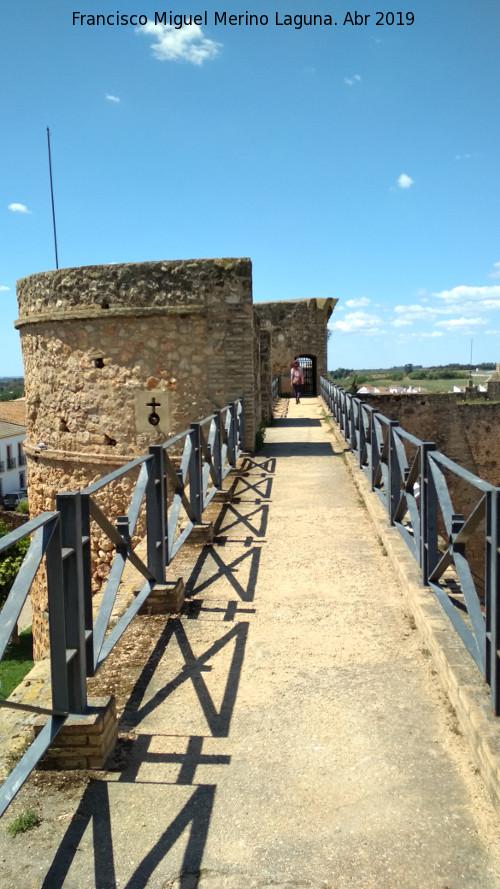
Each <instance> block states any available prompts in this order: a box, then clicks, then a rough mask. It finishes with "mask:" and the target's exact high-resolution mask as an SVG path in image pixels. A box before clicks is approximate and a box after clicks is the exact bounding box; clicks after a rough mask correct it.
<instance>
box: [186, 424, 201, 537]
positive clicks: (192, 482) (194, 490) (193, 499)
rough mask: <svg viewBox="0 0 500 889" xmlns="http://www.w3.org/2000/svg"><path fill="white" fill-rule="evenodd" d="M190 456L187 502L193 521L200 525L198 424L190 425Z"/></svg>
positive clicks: (199, 436) (199, 441) (199, 447)
mask: <svg viewBox="0 0 500 889" xmlns="http://www.w3.org/2000/svg"><path fill="white" fill-rule="evenodd" d="M190 435H191V455H190V458H189V502H190V504H191V509H192V510H193V513H194V516H195V521H196V523H197V524H200V523H201V520H202V515H203V503H202V492H203V475H202V473H203V469H202V460H201V430H200V424H199V423H191V432H190Z"/></svg>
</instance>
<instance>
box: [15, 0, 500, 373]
mask: <svg viewBox="0 0 500 889" xmlns="http://www.w3.org/2000/svg"><path fill="white" fill-rule="evenodd" d="M204 2H205V5H203V0H200V3H199V4H198V5H194V4H190V3H186V2H182V3H179V4H174V5H173V7H172V8H170V7H168V6H167V7H166V8H165V9H164V8H162V7H161V6H160V7H159V8H158V9H155V8H154V7H153V6H150V5H149V4H148V3H147V2H146V0H144V2H143V0H137V2H135V3H129V2H127V3H124V4H119V3H118V2H114V3H109V2H106V0H95V3H94V4H93V5H92V7H85V5H83V4H82V7H81V8H79V6H78V3H77V0H45V2H40V0H2V3H1V7H0V23H1V26H0V66H1V78H2V89H1V91H0V122H1V134H2V136H1V139H0V158H1V170H2V175H1V176H0V306H1V311H2V323H1V325H0V376H16V375H22V373H23V367H22V359H21V350H20V344H19V335H18V333H17V331H16V330H15V329H14V326H13V324H14V320H15V318H16V317H17V302H16V289H15V288H16V280H17V279H19V278H22V277H24V276H26V275H29V274H32V273H35V272H41V271H46V270H49V269H53V268H55V254H54V240H53V228H52V211H51V200H50V182H49V169H48V152H47V127H49V128H50V139H51V154H52V172H53V185H54V203H55V213H56V226H57V241H58V258H59V266H60V267H61V268H62V267H70V266H83V265H94V264H106V263H115V262H120V263H121V262H143V261H148V260H165V259H189V258H201V257H228V256H248V257H250V259H251V260H252V267H253V298H254V302H260V301H268V300H281V299H302V298H310V297H320V298H323V297H334V298H336V299H338V303H337V305H336V307H335V310H334V313H333V315H332V318H331V319H330V323H329V327H330V329H331V331H332V334H331V336H330V339H329V346H328V350H329V355H328V367H329V368H330V369H334V368H336V367H349V368H370V367H391V366H396V365H401V364H405V363H413V364H422V365H424V366H428V365H432V364H445V363H448V362H460V363H463V364H467V363H468V362H469V359H470V355H471V349H472V361H473V364H477V363H480V362H486V361H492V362H496V361H500V343H499V339H500V226H499V214H500V188H499V186H500V150H499V148H500V144H499V143H500V114H499V101H500V76H499V75H500V53H499V52H498V45H499V37H500V3H498V0H432V2H431V0H411V2H409V3H408V4H407V5H402V4H398V5H397V8H396V5H392V6H391V5H390V4H389V3H388V2H386V3H385V4H384V3H378V4H372V3H371V2H369V3H365V4H360V5H361V6H362V10H358V23H356V20H355V7H350V6H349V5H348V4H347V3H345V4H342V3H339V2H338V0H328V2H326V4H325V5H322V4H321V3H319V2H318V3H317V4H315V3H313V2H312V0H309V2H308V3H307V4H302V5H301V4H297V5H293V4H292V3H290V2H285V0H266V2H264V0H255V3H254V4H250V6H249V7H248V8H247V7H245V6H244V4H241V3H236V2H235V3H234V4H233V5H228V6H224V5H221V6H218V5H217V4H216V3H215V2H214V0H210V5H206V4H207V0H204ZM304 10H306V12H304ZM224 12H226V22H225V24H224V16H223V13H224ZM361 12H362V15H361ZM155 13H158V14H159V17H160V21H159V22H158V23H157V24H156V25H155ZM163 13H166V17H165V23H162V21H161V17H162V16H163ZM170 13H172V15H173V16H187V17H189V16H195V15H199V16H201V22H196V21H195V22H194V23H193V24H190V25H189V24H184V25H183V26H182V27H176V24H177V23H178V20H177V21H176V20H174V24H173V25H170V24H169V23H168V22H169V16H170ZM245 13H248V14H249V15H250V14H251V15H253V16H254V17H257V19H258V20H259V23H258V24H251V23H250V22H249V21H245ZM314 14H316V15H317V16H321V17H322V23H320V20H319V18H317V19H316V22H315V23H314V24H307V22H308V21H309V20H310V19H309V18H307V17H308V16H311V15H314ZM92 15H93V16H97V15H102V16H106V17H109V23H107V24H106V25H100V24H91V18H89V17H91V16H92ZM117 15H119V16H120V17H121V16H123V17H124V18H125V21H127V22H128V23H125V22H124V19H120V21H121V22H122V24H119V25H117V24H114V22H116V18H117ZM134 16H136V17H138V16H142V22H143V23H144V24H139V23H138V18H137V19H136V18H134ZM230 16H234V17H235V19H233V21H237V20H238V16H241V20H240V23H238V24H230V19H229V17H230ZM287 16H288V19H287ZM294 16H297V18H296V19H295V21H294ZM300 16H303V18H302V20H301V18H300ZM367 16H368V17H367ZM205 18H206V24H205ZM130 19H132V21H130ZM266 19H267V23H266ZM360 19H361V21H359V20H360ZM188 20H189V19H188ZM287 22H291V23H287ZM329 22H331V23H329ZM301 25H302V26H301Z"/></svg>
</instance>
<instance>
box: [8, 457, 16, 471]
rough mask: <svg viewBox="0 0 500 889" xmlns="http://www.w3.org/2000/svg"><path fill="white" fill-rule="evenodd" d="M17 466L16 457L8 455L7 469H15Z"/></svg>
mask: <svg viewBox="0 0 500 889" xmlns="http://www.w3.org/2000/svg"><path fill="white" fill-rule="evenodd" d="M16 466H17V462H16V458H15V457H7V469H15V468H16Z"/></svg>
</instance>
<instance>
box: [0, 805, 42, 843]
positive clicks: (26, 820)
mask: <svg viewBox="0 0 500 889" xmlns="http://www.w3.org/2000/svg"><path fill="white" fill-rule="evenodd" d="M39 824H40V818H39V817H38V815H37V814H36V812H34V811H33V809H26V810H25V811H24V812H21V814H20V815H18V816H17V818H14V820H13V821H11V822H10V823H9V824H8V825H7V832H8V833H10V835H11V837H15V836H17V834H18V833H25V832H26V831H27V830H31V829H32V828H33V827H38V825H39Z"/></svg>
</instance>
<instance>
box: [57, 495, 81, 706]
mask: <svg viewBox="0 0 500 889" xmlns="http://www.w3.org/2000/svg"><path fill="white" fill-rule="evenodd" d="M56 509H57V510H58V512H59V513H60V515H61V542H62V548H63V584H64V617H65V626H66V657H67V675H68V705H69V711H70V712H71V713H78V714H82V713H85V712H86V710H87V679H86V674H87V657H86V638H85V602H84V570H83V553H82V517H81V503H80V494H79V492H74V493H62V494H58V495H57V496H56ZM50 619H51V616H50V611H49V620H50Z"/></svg>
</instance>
